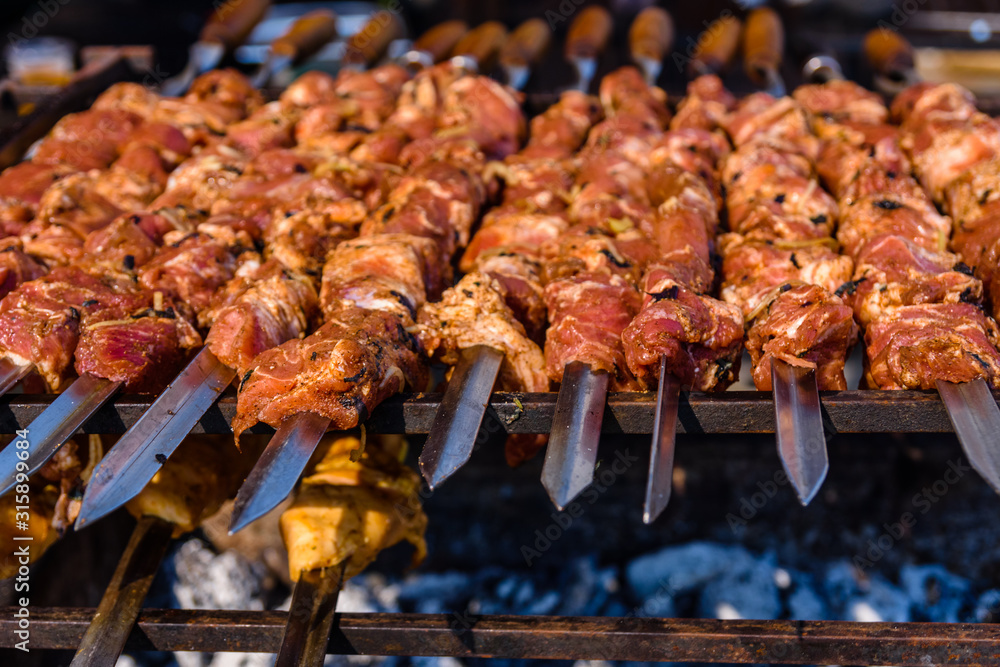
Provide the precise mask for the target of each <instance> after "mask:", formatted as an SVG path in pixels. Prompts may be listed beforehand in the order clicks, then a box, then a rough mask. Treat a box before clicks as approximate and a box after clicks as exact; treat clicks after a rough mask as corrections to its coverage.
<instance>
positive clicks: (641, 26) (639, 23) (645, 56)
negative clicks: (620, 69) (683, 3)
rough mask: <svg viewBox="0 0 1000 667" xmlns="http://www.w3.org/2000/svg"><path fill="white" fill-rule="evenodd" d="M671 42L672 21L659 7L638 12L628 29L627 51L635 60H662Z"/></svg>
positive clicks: (657, 61)
mask: <svg viewBox="0 0 1000 667" xmlns="http://www.w3.org/2000/svg"><path fill="white" fill-rule="evenodd" d="M673 43H674V22H673V20H672V19H671V18H670V14H668V13H667V11H666V10H665V9H663V8H661V7H647V8H646V9H644V10H642V11H641V12H639V15H638V16H636V17H635V20H634V21H633V22H632V26H631V27H630V28H629V31H628V44H629V52H630V53H631V54H632V59H633V60H635V61H636V62H643V61H646V60H648V61H652V62H656V63H660V62H662V61H663V57H664V56H665V55H666V54H667V51H669V50H670V47H671V46H672V45H673Z"/></svg>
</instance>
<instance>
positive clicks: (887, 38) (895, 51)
mask: <svg viewBox="0 0 1000 667" xmlns="http://www.w3.org/2000/svg"><path fill="white" fill-rule="evenodd" d="M864 51H865V58H866V59H867V60H868V62H869V63H870V64H871V66H872V69H874V70H875V71H876V72H878V73H879V74H881V75H882V76H885V77H888V78H889V79H891V80H893V81H898V82H902V81H907V80H908V79H909V78H910V77H911V76H912V72H913V46H912V45H910V43H909V42H908V41H907V40H906V38H904V37H903V36H902V35H900V34H899V33H898V32H896V31H894V30H886V29H884V28H876V29H875V30H872V31H871V32H869V33H868V34H867V35H865V41H864Z"/></svg>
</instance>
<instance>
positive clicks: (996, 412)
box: [937, 378, 1000, 493]
mask: <svg viewBox="0 0 1000 667" xmlns="http://www.w3.org/2000/svg"><path fill="white" fill-rule="evenodd" d="M937 390H938V393H939V394H940V395H941V400H942V401H943V402H944V407H945V409H947V410H948V418H949V419H950V420H951V424H952V426H954V427H955V434H956V435H957V436H958V441H959V442H960V443H962V449H963V450H964V451H965V455H966V456H968V457H969V462H970V463H971V464H972V467H973V468H974V469H975V471H976V472H978V473H979V474H980V475H982V477H983V479H985V480H986V482H987V483H988V484H989V485H990V486H991V487H993V490H994V491H996V492H997V493H1000V408H997V403H996V401H995V400H994V399H993V393H992V392H991V391H990V388H989V386H987V384H986V381H985V380H983V379H982V378H980V379H976V380H973V381H972V382H962V383H955V382H947V381H945V380H938V381H937Z"/></svg>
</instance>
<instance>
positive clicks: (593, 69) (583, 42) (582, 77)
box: [566, 5, 613, 93]
mask: <svg viewBox="0 0 1000 667" xmlns="http://www.w3.org/2000/svg"><path fill="white" fill-rule="evenodd" d="M612 26H613V22H612V19H611V14H610V13H608V10H606V9H604V8H603V7H600V6H598V5H590V6H588V7H585V8H584V9H582V10H580V13H579V14H577V16H576V18H575V19H573V22H572V23H571V24H570V26H569V32H568V33H567V35H566V60H568V61H570V62H571V63H573V66H574V67H575V68H576V73H577V80H576V86H574V87H575V88H576V90H579V91H581V92H584V93H586V92H588V91H589V90H590V82H591V81H593V80H594V75H596V74H597V60H598V59H599V58H600V57H601V52H603V51H604V48H605V47H606V46H607V44H608V40H609V39H610V38H611V28H612Z"/></svg>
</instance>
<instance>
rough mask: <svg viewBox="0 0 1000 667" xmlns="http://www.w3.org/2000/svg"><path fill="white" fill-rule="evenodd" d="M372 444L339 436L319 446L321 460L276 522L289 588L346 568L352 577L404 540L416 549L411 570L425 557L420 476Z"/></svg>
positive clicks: (387, 448)
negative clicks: (309, 575)
mask: <svg viewBox="0 0 1000 667" xmlns="http://www.w3.org/2000/svg"><path fill="white" fill-rule="evenodd" d="M372 440H373V439H372V438H369V439H368V441H367V442H365V443H362V442H361V441H360V440H358V439H357V438H355V437H339V438H335V439H333V440H332V441H331V442H328V443H326V444H321V445H320V448H321V449H320V451H321V452H322V458H321V459H320V460H319V461H318V462H317V463H316V465H315V467H314V468H312V469H311V470H309V471H307V472H306V476H305V477H304V478H303V479H302V484H301V486H300V487H299V491H298V493H297V494H296V496H295V499H294V500H293V501H292V504H291V506H290V507H289V508H288V509H286V510H285V511H284V512H283V513H282V515H281V536H282V538H283V539H284V541H285V547H286V548H287V549H288V568H289V576H290V577H291V578H292V580H293V581H298V579H299V577H300V576H301V575H302V574H304V573H305V572H309V571H311V570H316V569H321V568H331V567H334V566H336V565H339V564H341V563H343V562H344V561H346V562H347V564H346V565H345V566H344V567H345V571H344V577H345V579H346V578H350V577H353V576H354V575H356V574H358V573H360V572H361V571H362V570H364V569H365V568H366V567H367V566H368V565H369V564H371V562H372V561H373V560H375V557H376V556H377V555H378V553H379V552H381V551H382V550H384V549H388V548H389V547H391V546H393V545H394V544H397V543H399V542H403V541H406V542H409V543H410V544H412V545H413V547H414V554H413V564H414V565H417V564H419V563H420V561H422V560H423V558H424V556H425V555H426V553H427V544H426V542H425V541H424V531H425V530H426V528H427V515H425V514H424V511H423V509H422V507H421V503H420V476H419V475H418V474H417V473H416V472H414V471H413V470H411V469H410V468H407V467H406V466H405V465H403V464H402V463H401V462H400V459H401V452H398V451H394V450H393V448H392V447H390V446H388V445H383V444H381V442H379V441H375V442H373V441H372Z"/></svg>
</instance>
